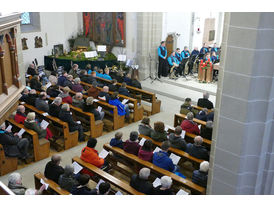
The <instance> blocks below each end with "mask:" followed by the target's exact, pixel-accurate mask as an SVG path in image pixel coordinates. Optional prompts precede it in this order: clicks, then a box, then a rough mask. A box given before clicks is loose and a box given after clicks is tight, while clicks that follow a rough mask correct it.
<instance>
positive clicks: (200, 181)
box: [192, 170, 208, 187]
mask: <svg viewBox="0 0 274 206" xmlns="http://www.w3.org/2000/svg"><path fill="white" fill-rule="evenodd" d="M207 176H208V174H207V172H202V171H200V170H194V171H193V174H192V182H193V183H195V184H197V185H200V186H202V187H206V185H207Z"/></svg>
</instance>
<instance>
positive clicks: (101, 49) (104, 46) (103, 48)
mask: <svg viewBox="0 0 274 206" xmlns="http://www.w3.org/2000/svg"><path fill="white" fill-rule="evenodd" d="M97 51H100V52H105V51H107V46H106V45H98V46H97Z"/></svg>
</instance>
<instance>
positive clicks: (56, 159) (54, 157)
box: [51, 154, 61, 165]
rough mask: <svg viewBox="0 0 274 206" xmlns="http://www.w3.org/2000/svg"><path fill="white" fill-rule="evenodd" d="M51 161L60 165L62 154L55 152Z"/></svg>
mask: <svg viewBox="0 0 274 206" xmlns="http://www.w3.org/2000/svg"><path fill="white" fill-rule="evenodd" d="M51 161H52V162H53V163H54V164H56V165H59V164H60V162H61V155H59V154H54V155H52V157H51Z"/></svg>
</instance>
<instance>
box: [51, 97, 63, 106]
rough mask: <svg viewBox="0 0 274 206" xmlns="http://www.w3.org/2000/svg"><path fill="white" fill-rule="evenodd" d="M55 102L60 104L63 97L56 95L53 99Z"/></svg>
mask: <svg viewBox="0 0 274 206" xmlns="http://www.w3.org/2000/svg"><path fill="white" fill-rule="evenodd" d="M53 103H55V104H58V105H60V104H61V103H62V98H61V97H55V99H54V100H53Z"/></svg>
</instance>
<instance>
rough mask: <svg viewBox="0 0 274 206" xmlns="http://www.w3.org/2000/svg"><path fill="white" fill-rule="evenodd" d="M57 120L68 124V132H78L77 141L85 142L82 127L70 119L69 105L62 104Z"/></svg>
mask: <svg viewBox="0 0 274 206" xmlns="http://www.w3.org/2000/svg"><path fill="white" fill-rule="evenodd" d="M59 119H61V120H62V121H64V122H67V123H68V126H69V131H70V132H74V131H76V130H78V141H80V142H81V141H85V139H84V133H83V127H82V125H81V124H78V123H77V122H75V121H74V120H73V119H72V115H71V112H70V107H69V104H63V105H62V107H61V111H60V113H59Z"/></svg>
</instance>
